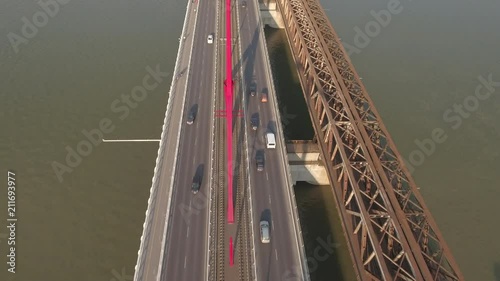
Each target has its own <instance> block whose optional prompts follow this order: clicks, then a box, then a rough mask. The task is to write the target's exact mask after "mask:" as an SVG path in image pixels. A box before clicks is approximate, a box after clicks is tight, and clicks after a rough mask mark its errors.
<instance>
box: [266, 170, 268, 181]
mask: <svg viewBox="0 0 500 281" xmlns="http://www.w3.org/2000/svg"><path fill="white" fill-rule="evenodd" d="M266 179H267V181H269V174H268V173H267V171H266Z"/></svg>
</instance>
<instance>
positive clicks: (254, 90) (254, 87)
mask: <svg viewBox="0 0 500 281" xmlns="http://www.w3.org/2000/svg"><path fill="white" fill-rule="evenodd" d="M256 94H257V85H255V83H253V84H252V85H250V95H251V96H252V97H255V95H256Z"/></svg>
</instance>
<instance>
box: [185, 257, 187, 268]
mask: <svg viewBox="0 0 500 281" xmlns="http://www.w3.org/2000/svg"><path fill="white" fill-rule="evenodd" d="M186 264H187V256H185V257H184V269H186Z"/></svg>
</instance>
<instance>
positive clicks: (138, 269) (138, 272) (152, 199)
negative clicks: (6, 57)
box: [134, 1, 191, 281]
mask: <svg viewBox="0 0 500 281" xmlns="http://www.w3.org/2000/svg"><path fill="white" fill-rule="evenodd" d="M190 7H191V1H188V3H187V6H186V15H185V17H184V24H183V28H182V32H181V37H180V43H179V48H178V50H177V58H176V60H175V68H174V75H173V77H172V83H171V84H170V90H169V97H168V102H167V110H166V111H165V118H164V119H163V127H162V133H161V139H160V143H159V147H158V156H157V157H156V165H155V169H154V173H153V178H152V180H151V182H152V183H151V188H150V196H149V199H148V208H147V209H146V218H145V221H144V224H143V232H142V235H141V244H140V247H139V250H138V251H137V254H138V257H137V264H136V265H135V274H134V280H135V281H141V280H142V274H143V268H142V266H143V263H144V259H143V256H144V252H145V249H146V248H147V246H148V243H149V240H148V239H149V234H150V230H151V220H152V218H153V216H152V215H151V213H152V208H154V205H155V203H156V193H157V191H158V178H159V175H160V173H159V172H158V171H159V170H160V168H161V167H162V165H163V156H164V152H165V143H166V141H165V139H166V135H167V133H166V132H168V131H169V130H170V120H171V118H170V116H171V114H172V103H173V98H174V95H173V89H174V88H175V86H176V85H177V81H176V78H177V75H176V74H177V72H178V68H179V60H180V57H181V51H182V48H183V46H184V40H182V37H183V36H182V35H183V34H185V29H186V26H187V19H188V17H189V11H190ZM184 95H185V93H184ZM181 116H182V115H181ZM179 133H180V130H179ZM179 137H180V134H178V136H177V143H178V142H179ZM175 154H176V156H175V157H177V151H176V153H175ZM174 175H175V169H174V171H173V173H172V177H173V176H174ZM172 185H173V179H172V180H171V183H170V187H169V188H170V190H169V192H171V191H172ZM169 198H170V199H171V196H169ZM170 199H169V203H168V204H170ZM167 209H168V210H169V209H170V208H169V207H167ZM166 220H167V221H166V222H165V227H166V226H167V225H168V215H167V219H166ZM163 248H164V247H162V253H163ZM160 266H161V262H160ZM159 272H160V271H159Z"/></svg>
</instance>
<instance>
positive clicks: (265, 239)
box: [260, 220, 271, 244]
mask: <svg viewBox="0 0 500 281" xmlns="http://www.w3.org/2000/svg"><path fill="white" fill-rule="evenodd" d="M260 241H261V242H262V243H265V244H267V243H269V242H271V236H270V235H269V222H267V221H265V220H263V221H261V222H260Z"/></svg>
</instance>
